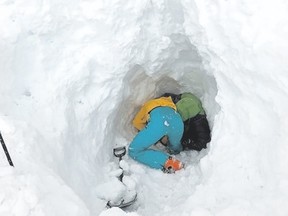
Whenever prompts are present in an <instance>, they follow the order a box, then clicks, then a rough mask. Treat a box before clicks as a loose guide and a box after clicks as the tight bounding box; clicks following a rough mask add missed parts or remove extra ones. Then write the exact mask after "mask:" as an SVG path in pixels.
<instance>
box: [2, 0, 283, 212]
mask: <svg viewBox="0 0 288 216" xmlns="http://www.w3.org/2000/svg"><path fill="white" fill-rule="evenodd" d="M267 14H269V15H271V16H269V17H268V18H267ZM287 18H288V17H287V4H286V3H285V0H276V1H273V2H272V1H269V0H267V1H265V0H264V1H263V0H254V1H253V3H252V2H251V1H248V0H235V1H225V0H215V1H214V0H213V1H212V0H195V1H190V0H189V1H188V0H179V1H174V0H157V1H156V0H155V1H154V0H127V1H120V0H107V1H106V0H104V1H93V0H83V1H68V0H63V1H38V0H31V1H25V0H17V1H2V2H1V3H0V50H1V57H0V73H1V85H0V95H1V100H0V130H1V132H2V135H3V138H4V139H5V142H6V145H7V147H8V149H9V152H10V155H11V158H12V160H13V163H14V165H15V168H13V169H12V168H11V167H9V166H8V165H7V163H6V160H5V155H4V154H2V156H1V157H2V159H3V157H4V160H1V165H2V164H3V166H2V167H0V215H5V216H10V215H11V216H12V215H17V216H28V215H29V216H40V215H41V216H63V215H69V216H98V215H101V216H126V215H129V216H162V215H165V216H212V215H213V216H214V215H216V216H227V215H241V216H242V215H253V216H264V215H265V216H270V215H277V216H282V215H283V216H284V215H285V216H286V215H287V213H288V206H287V203H288V195H287V194H288V169H287V164H288V157H287V155H288V146H287V143H288V141H287V139H288V138H287V137H288V136H287V134H288V123H287V122H288V119H287V114H286V113H287V110H288V101H287V98H288V96H287V95H288V86H287V83H288V79H287V68H288V67H287V48H288V45H287V38H288V35H287V34H288V31H287V29H288V25H287V23H288V19H287ZM186 91H188V92H192V93H194V94H195V95H197V96H198V97H199V98H200V99H201V100H202V102H203V107H204V108H205V110H206V113H207V116H208V120H209V123H210V127H211V129H212V141H211V143H210V145H209V147H208V149H206V150H203V151H201V152H200V153H198V152H195V151H185V152H182V153H181V154H180V155H178V157H179V158H180V159H181V160H183V162H185V163H186V168H185V169H184V170H181V171H179V172H177V173H176V174H175V175H167V174H164V173H162V172H161V171H159V170H153V169H150V168H148V167H146V166H144V165H142V164H139V163H137V162H136V161H134V160H132V159H131V158H129V157H128V156H127V155H126V156H125V157H124V160H123V162H122V164H121V166H123V169H125V176H126V177H125V178H124V179H123V181H125V183H126V184H127V187H128V186H129V188H131V189H135V190H136V191H137V193H138V200H137V202H136V203H135V204H134V205H133V206H130V207H129V208H127V209H125V211H127V212H124V211H122V210H121V209H119V208H112V209H108V210H107V209H106V208H105V206H106V203H107V200H112V199H115V200H117V199H119V198H121V196H122V195H123V194H125V193H126V192H125V190H126V188H125V187H123V185H122V184H121V183H120V182H119V181H118V179H117V177H116V176H117V175H118V174H119V169H118V168H119V167H118V160H117V159H116V158H115V157H114V156H113V154H112V149H113V148H114V147H115V146H121V145H124V146H128V145H129V143H130V142H131V140H132V139H133V137H134V136H135V134H136V131H135V129H134V128H133V126H132V124H131V120H132V119H133V117H134V115H135V113H136V112H137V111H138V110H139V108H140V106H141V105H142V104H143V103H144V102H145V101H147V100H149V99H151V98H154V97H157V96H159V95H161V94H162V93H164V92H172V93H181V92H186Z"/></svg>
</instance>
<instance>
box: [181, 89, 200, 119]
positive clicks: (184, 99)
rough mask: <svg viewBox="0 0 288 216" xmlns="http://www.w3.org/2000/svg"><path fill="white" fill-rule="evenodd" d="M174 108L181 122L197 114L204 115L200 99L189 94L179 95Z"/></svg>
mask: <svg viewBox="0 0 288 216" xmlns="http://www.w3.org/2000/svg"><path fill="white" fill-rule="evenodd" d="M176 107H177V111H178V112H179V114H180V115H181V117H182V120H183V121H186V120H188V119H189V118H193V117H195V116H196V115H197V114H202V115H205V111H204V109H203V107H202V103H201V101H200V99H199V98H197V97H196V96H195V95H193V94H191V93H183V94H181V99H180V100H179V101H178V102H177V103H176Z"/></svg>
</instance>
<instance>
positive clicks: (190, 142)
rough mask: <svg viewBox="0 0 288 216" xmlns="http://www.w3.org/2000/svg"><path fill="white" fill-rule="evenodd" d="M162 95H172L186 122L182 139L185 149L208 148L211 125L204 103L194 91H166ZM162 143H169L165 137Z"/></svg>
mask: <svg viewBox="0 0 288 216" xmlns="http://www.w3.org/2000/svg"><path fill="white" fill-rule="evenodd" d="M162 97H171V98H172V100H173V102H174V104H175V105H176V107H177V112H178V113H179V114H180V115H181V117H182V120H183V122H184V133H183V137H182V139H181V144H182V146H183V149H190V150H196V151H201V150H202V149H204V148H207V143H209V142H210V141H211V135H210V127H209V124H208V121H207V118H206V113H205V111H204V109H203V107H202V103H201V101H200V99H199V98H197V97H196V96H195V95H193V94H192V93H187V92H186V93H183V94H178V95H177V94H172V93H165V94H164V95H162ZM161 143H162V144H164V145H165V144H167V143H169V140H167V139H166V137H164V138H163V139H162V140H161Z"/></svg>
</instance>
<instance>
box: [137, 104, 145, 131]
mask: <svg viewBox="0 0 288 216" xmlns="http://www.w3.org/2000/svg"><path fill="white" fill-rule="evenodd" d="M147 118H148V116H147V113H146V109H145V107H142V108H141V109H140V111H139V112H138V113H137V114H136V116H135V118H134V119H133V125H134V127H135V128H137V129H138V130H139V131H140V130H142V129H143V128H144V127H145V125H146V122H147Z"/></svg>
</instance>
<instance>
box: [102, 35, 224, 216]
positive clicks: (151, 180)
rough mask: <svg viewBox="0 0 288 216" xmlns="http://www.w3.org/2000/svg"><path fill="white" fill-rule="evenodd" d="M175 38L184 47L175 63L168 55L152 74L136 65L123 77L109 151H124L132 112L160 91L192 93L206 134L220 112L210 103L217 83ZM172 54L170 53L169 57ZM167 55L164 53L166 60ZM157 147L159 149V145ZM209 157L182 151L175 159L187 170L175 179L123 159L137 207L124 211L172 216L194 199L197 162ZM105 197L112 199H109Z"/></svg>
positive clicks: (188, 47) (188, 45)
mask: <svg viewBox="0 0 288 216" xmlns="http://www.w3.org/2000/svg"><path fill="white" fill-rule="evenodd" d="M174 38H175V40H177V41H179V38H180V41H182V42H183V43H184V44H181V43H180V44H178V47H173V48H172V50H173V51H175V50H177V52H178V54H179V55H177V58H176V59H174V58H173V57H171V56H170V58H169V59H166V61H165V62H163V60H162V62H163V63H158V62H155V64H157V68H159V69H158V70H157V71H154V72H151V71H149V69H145V68H144V67H143V66H140V65H135V66H134V67H132V68H131V69H130V70H129V71H128V72H127V73H126V74H125V77H124V78H123V84H122V88H121V89H120V90H119V93H117V97H119V98H121V99H122V100H119V104H117V105H116V106H115V108H114V110H113V111H111V116H110V117H109V120H108V122H107V124H108V125H110V127H108V129H109V130H111V133H112V134H113V136H112V137H113V138H112V139H111V137H108V138H107V139H106V141H104V143H111V149H112V148H113V146H123V145H124V146H127V147H128V145H129V143H130V142H131V141H132V139H133V137H134V136H135V134H136V130H135V129H134V128H133V126H132V123H131V122H132V119H133V118H134V115H135V113H136V112H137V111H138V110H139V108H140V106H141V105H142V104H143V103H144V102H145V101H147V100H149V99H152V98H155V97H157V96H160V95H161V94H163V93H165V92H170V93H183V92H192V93H194V94H195V95H197V96H198V97H199V98H201V100H202V102H203V106H204V108H205V110H206V112H207V115H208V119H209V123H210V127H211V130H212V129H213V121H214V116H215V114H216V113H218V111H219V106H218V105H217V103H216V102H215V96H216V94H217V87H216V86H217V85H216V81H215V79H214V77H213V76H211V75H210V74H207V72H206V71H205V70H204V66H203V62H202V59H201V57H200V55H199V54H198V52H197V49H196V48H195V47H194V46H192V45H191V43H189V41H188V40H187V39H186V40H183V37H181V36H179V38H177V37H174ZM169 51H170V52H171V50H170V49H169V48H168V49H167V51H166V52H169ZM174 54H175V52H173V55H172V56H174ZM169 55H170V54H169V53H167V56H169ZM109 133H110V132H108V134H109ZM111 140H112V141H111ZM158 147H159V148H161V145H160V146H158ZM208 152H209V148H208V149H206V150H202V151H201V152H200V153H199V152H196V151H185V152H181V154H180V155H178V158H179V159H181V160H182V161H183V162H184V163H185V164H186V168H185V170H182V171H180V172H178V173H177V174H175V175H167V174H164V173H162V172H161V171H159V170H153V169H151V168H148V167H145V165H142V164H139V163H137V162H135V161H134V160H132V159H131V158H129V157H128V156H126V157H125V158H124V160H125V161H126V162H127V163H128V164H129V168H128V170H127V175H128V177H127V178H130V179H132V181H133V182H134V183H133V184H134V188H135V190H136V191H137V192H138V199H137V202H136V203H135V204H134V205H132V206H131V207H129V208H128V209H126V210H129V211H136V212H137V213H139V215H163V214H168V215H170V214H171V215H173V213H172V212H175V213H177V212H178V211H180V209H181V208H182V207H181V206H182V204H185V202H186V200H187V199H188V197H190V196H191V195H192V194H193V191H194V190H195V187H197V185H198V184H200V183H201V181H202V180H203V179H204V178H205V177H203V176H202V171H201V168H200V166H199V161H200V160H201V158H202V157H205V155H206V154H207V153H208ZM110 155H111V160H112V161H114V162H115V163H117V160H116V159H115V158H114V159H113V157H112V154H111V150H110ZM113 168H114V169H116V168H115V165H113V166H112V167H111V168H110V169H111V173H113V172H112V170H113ZM108 170H109V169H108ZM113 181H114V180H113ZM113 184H114V185H115V182H114V183H113V182H111V185H113ZM111 185H110V186H111ZM100 187H102V186H100ZM105 187H107V188H109V184H105ZM114 188H115V187H114ZM118 189H119V191H118V193H120V194H121V188H120V186H119V187H118ZM107 191H108V190H106V193H107ZM122 192H123V190H122ZM102 193H103V191H102ZM110 193H114V195H116V194H117V192H115V191H110ZM102 196H103V195H102ZM110 196H111V197H112V194H111V195H110ZM106 197H107V194H106ZM116 199H117V197H116Z"/></svg>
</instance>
